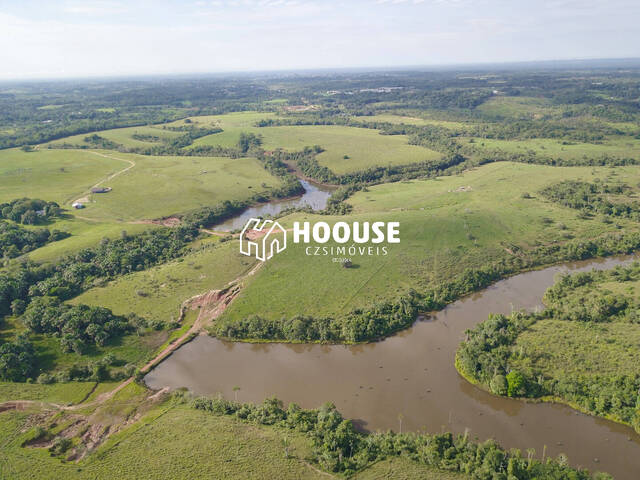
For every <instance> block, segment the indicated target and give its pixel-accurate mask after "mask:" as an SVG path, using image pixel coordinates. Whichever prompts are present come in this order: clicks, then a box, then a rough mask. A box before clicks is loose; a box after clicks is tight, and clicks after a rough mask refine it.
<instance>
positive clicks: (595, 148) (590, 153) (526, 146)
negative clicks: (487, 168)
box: [465, 137, 640, 159]
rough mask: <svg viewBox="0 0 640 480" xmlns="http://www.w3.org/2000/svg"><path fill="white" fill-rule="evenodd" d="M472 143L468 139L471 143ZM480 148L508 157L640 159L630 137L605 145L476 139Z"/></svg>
mask: <svg viewBox="0 0 640 480" xmlns="http://www.w3.org/2000/svg"><path fill="white" fill-rule="evenodd" d="M470 140H471V139H470V138H466V139H465V141H466V142H469V141H470ZM473 142H474V143H473V145H474V146H475V147H476V148H480V149H486V150H502V151H505V152H508V153H527V152H528V151H533V152H535V153H536V154H538V155H542V156H549V157H552V158H567V159H581V158H598V157H601V156H603V155H609V156H614V157H622V158H640V140H637V139H633V138H630V137H612V138H609V139H607V140H604V141H603V142H602V144H593V143H580V142H564V143H563V141H561V140H555V139H550V138H536V139H530V140H494V139H488V138H474V139H473Z"/></svg>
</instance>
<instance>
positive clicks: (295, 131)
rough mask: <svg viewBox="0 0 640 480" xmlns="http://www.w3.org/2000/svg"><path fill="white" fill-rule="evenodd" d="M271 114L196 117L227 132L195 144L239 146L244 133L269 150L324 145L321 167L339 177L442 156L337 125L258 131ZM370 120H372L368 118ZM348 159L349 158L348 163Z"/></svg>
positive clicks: (395, 138) (400, 140)
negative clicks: (259, 123) (259, 137)
mask: <svg viewBox="0 0 640 480" xmlns="http://www.w3.org/2000/svg"><path fill="white" fill-rule="evenodd" d="M274 116H275V115H274V114H268V113H255V112H249V113H246V112H243V113H230V114H227V115H221V116H217V117H193V118H192V120H193V121H194V122H200V123H204V124H207V125H218V126H220V127H221V128H222V129H223V130H224V131H223V132H221V133H215V134H213V135H208V136H206V137H202V138H199V139H198V140H196V141H195V142H194V146H196V145H221V146H223V147H234V146H236V144H237V142H238V139H239V138H240V133H241V132H247V133H255V134H260V135H262V136H263V139H264V143H263V147H264V148H265V149H267V150H274V149H276V148H284V149H287V150H302V149H303V148H304V147H307V146H313V145H320V146H321V147H322V148H324V149H325V152H323V153H321V154H320V155H318V161H319V162H320V164H322V165H324V166H326V167H328V168H329V169H331V170H332V171H334V172H335V173H337V174H342V173H347V172H354V171H358V170H364V169H366V168H370V167H375V166H387V165H404V164H408V163H415V162H420V161H423V160H436V159H439V158H440V157H441V155H440V153H438V152H434V151H433V150H429V149H427V148H423V147H418V146H415V145H409V144H407V137H405V136H403V135H380V134H379V132H377V131H375V130H369V129H362V128H356V127H343V126H334V125H303V126H292V127H290V126H284V127H263V128H258V127H255V126H254V124H255V122H257V121H258V120H260V119H263V118H271V117H274ZM367 118H369V117H367ZM345 155H347V156H348V157H349V158H347V159H345V158H344V156H345Z"/></svg>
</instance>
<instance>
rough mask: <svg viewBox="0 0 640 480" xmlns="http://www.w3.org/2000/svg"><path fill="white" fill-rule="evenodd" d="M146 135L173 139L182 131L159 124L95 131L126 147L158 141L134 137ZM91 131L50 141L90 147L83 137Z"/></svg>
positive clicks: (56, 143)
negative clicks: (165, 127)
mask: <svg viewBox="0 0 640 480" xmlns="http://www.w3.org/2000/svg"><path fill="white" fill-rule="evenodd" d="M136 134H138V135H146V136H150V137H158V138H159V139H160V141H161V140H162V139H169V140H170V139H173V138H176V137H178V136H180V135H182V132H174V131H172V130H166V129H163V128H162V126H161V125H144V126H139V127H126V128H114V129H111V130H101V131H99V132H97V135H99V136H100V137H103V138H106V139H107V140H111V141H112V142H115V143H118V144H120V145H124V146H125V147H127V148H137V147H141V148H145V147H152V146H154V145H155V144H157V143H158V141H152V140H138V139H136V138H134V135H136ZM89 135H93V134H91V133H85V134H81V135H73V136H71V137H65V138H61V139H59V140H54V141H52V142H50V143H51V144H53V145H61V144H65V143H66V144H71V145H78V146H85V147H91V146H93V144H91V143H89V142H86V141H85V138H86V137H87V136H89Z"/></svg>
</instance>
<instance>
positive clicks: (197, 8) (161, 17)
mask: <svg viewBox="0 0 640 480" xmlns="http://www.w3.org/2000/svg"><path fill="white" fill-rule="evenodd" d="M639 20H640V1H638V0H351V1H337V0H183V1H178V0H155V1H151V0H126V1H123V0H88V1H79V0H50V1H43V0H0V79H23V78H63V77H95V76H123V75H148V74H189V73H216V72H237V71H270V70H292V69H320V68H366V67H402V66H433V65H458V64H467V63H474V64H476V63H495V62H514V61H536V60H562V59H589V58H630V57H640V27H639V25H638V21H639Z"/></svg>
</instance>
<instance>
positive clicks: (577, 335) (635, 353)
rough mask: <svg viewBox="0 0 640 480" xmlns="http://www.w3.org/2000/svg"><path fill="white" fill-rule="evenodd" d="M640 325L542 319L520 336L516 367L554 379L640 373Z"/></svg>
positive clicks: (515, 359)
mask: <svg viewBox="0 0 640 480" xmlns="http://www.w3.org/2000/svg"><path fill="white" fill-rule="evenodd" d="M638 345H640V325H638V324H630V323H623V322H612V323H592V322H579V321H563V320H554V319H548V320H540V321H538V322H536V323H534V324H533V326H532V327H530V328H529V329H527V330H526V331H525V332H524V333H522V334H520V335H519V336H518V339H517V341H516V343H515V345H514V346H513V347H512V349H513V351H514V352H519V351H522V352H523V355H521V356H520V357H518V356H514V357H512V358H513V360H514V362H515V364H514V368H517V369H520V370H521V371H523V372H530V371H534V372H543V373H544V375H545V376H548V377H552V378H566V377H567V376H569V377H571V376H574V375H578V376H593V375H604V376H617V375H637V374H640V349H639V348H638Z"/></svg>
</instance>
